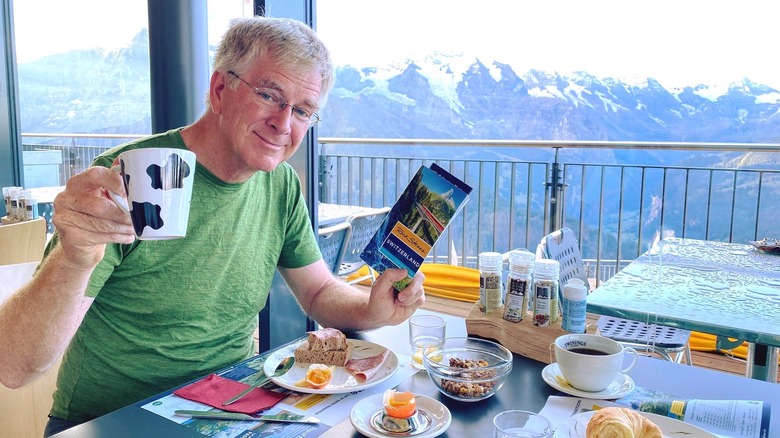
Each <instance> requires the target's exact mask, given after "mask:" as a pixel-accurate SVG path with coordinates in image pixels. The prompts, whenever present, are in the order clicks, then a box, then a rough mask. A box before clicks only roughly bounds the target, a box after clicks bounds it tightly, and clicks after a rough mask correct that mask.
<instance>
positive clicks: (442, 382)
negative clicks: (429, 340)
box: [423, 338, 512, 402]
mask: <svg viewBox="0 0 780 438" xmlns="http://www.w3.org/2000/svg"><path fill="white" fill-rule="evenodd" d="M424 351H425V352H426V353H425V354H424V355H423V366H424V367H425V370H426V371H427V372H428V376H429V377H430V378H431V380H432V381H433V383H435V384H436V387H437V388H439V391H441V393H442V394H444V395H446V396H447V397H450V398H452V399H455V400H459V401H464V402H475V401H480V400H484V399H486V398H489V397H491V396H492V395H493V394H495V393H496V391H498V390H499V389H501V386H503V384H504V382H506V378H507V376H509V372H510V371H512V352H511V351H509V350H508V349H507V348H506V347H504V346H503V345H501V344H497V343H495V342H492V341H488V340H484V339H479V338H445V339H444V341H443V342H441V344H439V345H433V344H429V346H427V347H426V348H425V350H424Z"/></svg>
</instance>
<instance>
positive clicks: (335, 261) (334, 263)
mask: <svg viewBox="0 0 780 438" xmlns="http://www.w3.org/2000/svg"><path fill="white" fill-rule="evenodd" d="M351 235H352V224H350V223H349V222H341V223H338V224H335V225H331V226H329V227H323V228H320V229H319V230H318V235H317V242H318V243H319V245H320V252H321V253H322V259H323V260H324V261H325V264H327V265H328V268H330V271H331V272H333V273H334V274H336V275H338V273H339V269H340V268H341V260H342V259H343V258H344V252H345V251H346V250H347V245H348V243H349V239H350V236H351Z"/></svg>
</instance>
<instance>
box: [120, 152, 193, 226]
mask: <svg viewBox="0 0 780 438" xmlns="http://www.w3.org/2000/svg"><path fill="white" fill-rule="evenodd" d="M195 165H196V159H195V153H194V152H191V151H188V150H186V149H175V148H142V149H132V150H129V151H125V152H122V153H121V154H120V155H119V164H118V165H116V166H114V167H113V168H112V169H114V170H116V171H118V172H119V173H120V175H121V176H122V181H123V182H124V184H125V192H126V193H127V202H125V200H124V199H123V198H122V197H121V196H118V195H117V194H116V193H110V195H111V198H112V199H113V200H114V202H116V204H117V205H118V206H119V207H120V208H121V209H122V210H124V211H125V212H127V213H128V214H129V215H130V218H131V219H132V221H133V228H135V235H136V236H137V237H138V239H140V240H164V239H178V238H181V237H184V236H186V235H187V224H188V223H189V217H190V200H191V199H192V186H193V181H194V180H195Z"/></svg>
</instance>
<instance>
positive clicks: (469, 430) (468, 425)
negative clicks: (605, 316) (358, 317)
mask: <svg viewBox="0 0 780 438" xmlns="http://www.w3.org/2000/svg"><path fill="white" fill-rule="evenodd" d="M418 312H419V313H432V312H428V311H425V310H418ZM441 316H442V317H443V318H444V319H445V320H446V322H447V336H465V335H466V325H465V320H464V319H463V318H461V317H455V316H450V315H441ZM349 337H350V338H359V339H364V340H368V341H371V342H376V343H380V344H382V345H384V346H386V347H388V348H390V349H392V350H393V351H399V352H405V351H407V350H408V349H409V346H408V343H407V339H408V323H404V324H400V325H398V326H394V327H384V328H381V329H377V330H371V331H366V332H362V333H356V334H354V335H353V334H350V335H349ZM545 365H546V364H544V363H541V362H536V361H534V360H531V359H528V358H525V357H523V356H520V355H515V356H514V363H513V368H512V372H511V374H510V377H509V379H508V381H507V382H506V384H504V386H503V387H502V388H501V389H500V390H499V391H498V393H496V395H495V396H493V397H491V398H489V399H487V400H484V401H482V402H477V403H463V402H458V401H455V400H452V399H450V398H448V397H445V396H444V395H442V394H440V393H439V392H438V390H437V389H436V388H435V386H434V385H433V383H432V382H431V381H430V379H429V378H428V376H427V374H426V373H425V372H424V371H421V372H418V373H416V374H414V375H412V376H411V377H409V378H407V379H406V380H404V381H402V382H401V383H400V384H399V385H397V388H398V389H399V390H404V391H413V392H414V393H416V394H422V395H425V396H429V397H431V398H433V399H435V400H437V401H439V402H441V403H442V404H444V405H445V406H447V408H448V409H449V410H450V412H451V414H452V424H451V425H450V427H449V429H448V430H447V431H446V432H445V433H444V434H442V435H441V436H443V437H463V436H479V434H485V432H489V431H491V430H492V419H493V417H494V416H495V415H496V414H497V413H499V412H501V411H504V410H508V409H525V410H531V411H534V412H539V411H540V410H541V409H542V407H543V406H544V405H545V403H546V402H547V398H548V397H549V396H551V395H564V394H562V393H560V392H558V391H557V390H555V389H553V388H552V387H550V386H548V385H547V384H546V383H545V382H544V380H543V379H542V376H541V373H542V369H543V368H544V367H545ZM629 375H630V376H631V377H632V378H633V379H634V381H635V382H636V384H637V385H638V386H641V387H645V388H652V389H656V390H659V391H664V392H668V393H672V394H675V395H677V396H680V397H683V398H703V399H746V400H762V401H765V402H769V403H771V404H774V405H775V406H780V391H778V390H777V386H776V384H771V383H768V382H763V381H759V380H752V379H747V378H745V377H741V376H736V375H732V374H726V373H722V372H717V371H712V370H708V369H704V368H697V367H690V366H687V365H680V364H675V363H671V362H666V361H662V360H659V359H654V358H648V357H640V359H639V361H638V363H637V365H636V366H635V367H634V368H633V369H632V370H631V371H630V372H629ZM168 393H170V391H168ZM159 397H160V395H157V396H155V397H151V398H149V399H147V400H144V401H141V402H138V403H135V404H133V405H130V406H128V407H125V408H122V409H119V410H117V411H115V412H112V413H110V414H108V415H105V416H103V417H100V418H97V419H95V420H93V421H90V422H87V423H84V424H82V425H79V426H77V427H75V428H72V429H69V430H67V431H64V432H62V433H60V434H58V435H57V437H85V436H89V437H103V436H106V437H109V436H110V437H118V438H122V437H141V436H166V437H173V438H177V437H194V436H199V437H202V436H203V435H200V434H198V433H197V432H195V431H194V430H193V429H189V428H187V427H184V426H181V425H178V424H176V423H174V422H171V421H169V420H167V419H165V418H163V417H161V416H158V415H156V414H153V413H151V412H149V411H147V410H145V409H143V408H141V407H140V406H142V405H144V404H147V403H149V402H151V401H153V400H156V399H158V398H159ZM320 427H321V429H318V430H316V434H317V435H319V434H321V436H323V437H326V438H334V437H339V438H341V437H345V436H347V437H360V436H361V435H360V434H359V433H358V432H357V431H356V430H355V429H354V428H353V427H352V425H351V423H350V421H349V419H348V418H346V419H344V420H343V421H341V422H340V423H338V424H336V425H335V426H333V427H331V428H327V426H324V425H323V426H320ZM770 430H780V416H778V415H775V416H773V417H772V418H771V428H770ZM313 436H314V435H313Z"/></svg>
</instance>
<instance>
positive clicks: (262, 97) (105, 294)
mask: <svg viewBox="0 0 780 438" xmlns="http://www.w3.org/2000/svg"><path fill="white" fill-rule="evenodd" d="M332 83H333V76H332V66H331V62H330V56H329V54H328V51H327V49H326V48H325V47H324V45H323V44H322V43H321V42H320V41H319V39H318V38H317V37H316V35H315V34H314V32H312V31H311V29H309V28H307V27H306V26H304V25H303V24H301V23H298V22H295V21H292V20H283V19H270V18H253V19H241V20H237V21H236V22H235V23H234V24H233V26H231V28H230V30H229V31H228V32H227V34H226V35H225V38H224V39H223V41H222V43H221V45H220V48H219V50H218V53H217V56H216V58H215V61H214V72H213V74H212V76H211V81H210V87H209V93H208V99H207V103H208V105H207V110H206V111H205V113H204V115H203V116H202V117H201V118H200V119H199V120H198V121H196V122H195V123H194V124H192V125H190V126H186V127H184V128H181V129H177V130H172V131H169V132H167V133H164V134H160V135H155V136H152V137H149V138H147V139H143V140H140V141H137V142H134V143H131V144H128V145H125V146H120V147H118V148H115V149H112V150H110V151H108V152H106V153H105V154H104V155H103V156H101V157H99V158H98V159H97V160H96V163H95V164H96V166H93V167H91V168H90V169H88V170H86V171H85V172H83V173H81V174H79V175H76V176H74V177H72V178H71V179H70V180H69V181H68V183H67V187H66V189H65V190H64V191H63V192H62V193H61V194H60V195H59V196H58V197H57V198H56V199H55V201H54V204H55V211H56V214H55V216H54V224H55V226H56V229H57V236H55V238H54V239H53V245H52V246H51V247H50V248H49V249H48V251H47V256H46V258H45V259H44V261H43V263H42V264H41V267H40V269H39V271H38V273H37V275H36V276H35V278H34V279H33V280H32V281H31V282H30V283H29V284H28V285H26V286H25V287H23V288H22V289H21V290H19V291H18V292H17V293H16V294H15V295H14V296H13V297H12V298H11V299H9V300H8V301H7V303H6V304H5V305H4V307H2V308H0V351H2V352H4V353H5V354H2V355H0V381H1V382H2V383H3V384H4V385H6V386H8V387H11V388H17V387H20V386H23V385H25V384H27V383H29V382H31V381H32V380H34V379H35V378H36V377H37V376H39V375H40V374H41V373H43V372H45V371H46V370H47V369H48V368H49V367H50V366H51V365H52V364H53V363H55V362H56V360H57V359H58V358H59V357H60V356H61V355H62V354H63V353H64V357H63V361H62V366H61V368H60V373H59V375H58V382H57V390H56V392H55V394H54V406H53V408H52V413H51V417H52V418H51V419H50V422H49V426H48V427H47V434H52V433H55V432H56V431H58V430H62V429H63V428H67V427H69V426H72V425H74V424H77V423H79V422H83V421H86V420H89V419H91V418H94V417H96V416H99V415H102V414H105V413H107V412H110V411H112V410H115V409H117V408H119V407H122V406H125V405H127V404H130V403H133V402H135V401H137V400H141V399H143V398H145V397H149V396H151V395H153V394H156V393H158V392H160V391H162V390H164V389H166V388H170V387H173V386H176V385H179V384H181V383H183V382H186V381H188V380H191V379H194V378H196V377H198V376H201V375H205V374H207V373H209V372H212V371H214V370H216V369H219V368H222V367H224V366H227V365H229V364H231V363H234V362H237V361H240V360H242V359H244V358H246V357H249V356H250V355H251V354H252V352H253V339H252V334H253V331H254V328H255V327H256V326H257V320H256V318H257V313H258V311H259V310H260V309H261V308H262V307H263V306H264V305H265V302H266V299H267V296H268V291H269V286H270V283H271V279H272V277H273V274H274V270H275V269H277V268H278V270H279V272H281V274H282V276H283V277H284V279H285V280H286V281H287V283H288V285H290V288H291V289H292V291H293V293H294V294H295V297H296V299H297V300H298V302H299V303H300V305H301V307H302V309H303V310H304V311H305V312H306V313H307V314H309V315H310V316H312V317H313V318H314V319H315V320H316V321H317V322H318V323H320V324H321V325H323V326H327V327H337V328H340V329H344V330H363V329H371V328H376V327H379V326H382V325H395V324H399V323H401V322H403V321H404V320H406V319H407V318H408V317H409V316H410V315H411V314H412V313H414V311H415V310H416V309H417V308H418V307H419V306H421V305H422V304H423V303H424V301H425V297H424V293H423V290H422V281H423V278H422V276H418V277H415V279H414V281H413V282H412V283H411V284H410V285H409V286H408V287H407V288H406V289H404V290H403V291H401V292H400V293H398V294H397V295H396V294H395V293H394V291H393V288H392V286H391V284H392V282H394V281H398V280H400V279H402V278H403V277H404V276H405V275H406V274H405V271H403V270H388V271H386V272H385V273H384V274H383V275H381V276H380V277H379V278H378V279H377V281H376V282H375V283H374V285H373V286H372V288H371V293H370V294H366V293H364V292H362V291H359V290H356V289H354V288H352V287H350V286H348V285H346V284H345V283H344V282H342V281H339V280H338V279H336V278H334V277H333V275H332V274H331V273H330V271H329V270H328V268H327V266H326V265H325V263H324V262H323V260H322V258H321V255H320V253H319V249H318V246H317V241H316V238H315V235H314V232H313V230H312V227H311V223H310V221H309V219H308V215H307V211H306V205H305V202H304V200H303V197H302V195H301V188H300V182H299V181H298V179H297V176H296V175H295V173H294V171H293V170H292V168H291V167H290V166H289V165H288V164H287V163H285V162H284V161H285V160H287V159H288V158H289V157H290V156H291V155H292V154H293V152H295V150H296V149H297V148H298V146H299V145H300V143H301V140H302V139H303V137H304V136H305V134H306V132H307V130H308V129H309V127H310V126H311V125H312V124H313V123H316V121H317V120H318V118H319V116H318V115H317V112H318V111H319V110H320V108H321V106H322V105H323V104H324V102H325V100H326V96H327V93H328V92H329V91H330V88H331V87H332ZM155 146H166V147H177V148H182V149H184V148H186V149H189V150H191V151H193V152H195V154H196V155H197V161H198V163H197V168H196V175H195V182H194V190H193V198H192V204H191V212H190V219H189V226H188V231H187V237H186V238H184V239H177V240H168V241H136V240H135V237H134V232H133V227H132V224H131V222H130V220H129V217H128V216H127V215H126V214H124V213H123V212H122V210H120V209H119V208H118V207H117V206H116V205H115V204H114V203H113V202H112V201H111V200H110V199H109V197H108V196H107V195H106V193H107V190H110V191H113V192H116V193H124V188H123V185H122V181H121V178H120V177H119V175H118V173H116V172H113V171H111V170H110V169H109V167H110V166H111V165H112V164H113V162H114V160H115V158H116V157H117V155H118V154H119V153H120V152H122V151H124V150H127V149H130V148H138V147H155ZM6 352H10V353H6Z"/></svg>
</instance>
